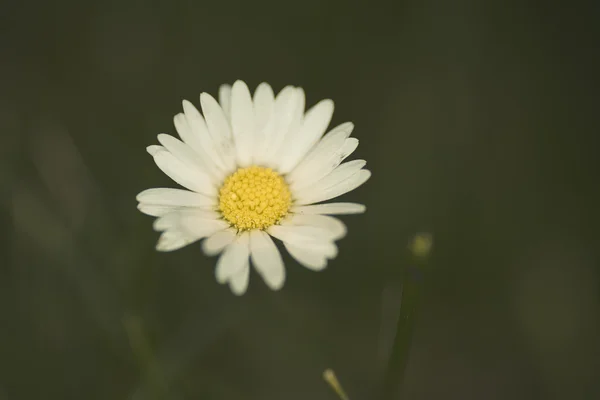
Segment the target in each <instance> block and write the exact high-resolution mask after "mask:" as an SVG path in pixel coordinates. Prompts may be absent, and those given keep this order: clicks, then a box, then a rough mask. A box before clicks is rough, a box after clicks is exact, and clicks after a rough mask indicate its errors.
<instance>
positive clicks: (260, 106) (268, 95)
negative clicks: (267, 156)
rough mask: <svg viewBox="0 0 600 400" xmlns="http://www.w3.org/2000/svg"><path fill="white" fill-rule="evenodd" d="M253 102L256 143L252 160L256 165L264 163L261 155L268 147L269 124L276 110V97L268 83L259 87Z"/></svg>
mask: <svg viewBox="0 0 600 400" xmlns="http://www.w3.org/2000/svg"><path fill="white" fill-rule="evenodd" d="M252 101H253V104H254V118H255V130H254V137H255V141H254V146H253V149H252V159H253V160H254V162H255V163H259V162H261V161H262V158H261V154H262V153H263V151H264V148H265V147H266V145H267V132H266V130H267V124H268V123H269V120H270V119H271V116H272V115H273V111H274V109H275V95H274V94H273V89H271V86H269V85H268V84H267V83H261V84H260V85H258V87H257V88H256V91H255V92H254V97H253V100H252Z"/></svg>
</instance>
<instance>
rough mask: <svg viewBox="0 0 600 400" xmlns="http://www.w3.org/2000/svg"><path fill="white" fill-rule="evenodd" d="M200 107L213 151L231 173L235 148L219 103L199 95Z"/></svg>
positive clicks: (204, 94) (206, 96)
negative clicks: (213, 146)
mask: <svg viewBox="0 0 600 400" xmlns="http://www.w3.org/2000/svg"><path fill="white" fill-rule="evenodd" d="M200 105H201V106H202V112H203V113H204V119H205V120H206V125H207V126H208V131H209V132H210V136H211V138H212V140H213V143H214V145H215V149H216V151H217V153H218V154H219V155H220V156H221V157H222V160H223V162H224V163H225V166H226V167H227V171H228V172H232V171H233V170H234V169H235V147H234V144H233V136H232V134H231V128H230V126H229V121H228V120H227V117H226V116H225V114H224V113H223V109H221V106H220V105H219V103H217V101H216V100H215V99H214V98H213V97H212V96H211V95H210V94H208V93H201V94H200Z"/></svg>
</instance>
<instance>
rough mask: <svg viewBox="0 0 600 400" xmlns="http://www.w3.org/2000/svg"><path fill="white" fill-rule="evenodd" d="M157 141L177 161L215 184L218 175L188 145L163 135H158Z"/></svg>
mask: <svg viewBox="0 0 600 400" xmlns="http://www.w3.org/2000/svg"><path fill="white" fill-rule="evenodd" d="M158 141H159V142H160V144H162V145H163V146H164V148H165V149H167V150H168V151H169V152H170V153H171V154H173V155H174V156H175V157H177V159H179V160H180V161H182V162H183V163H185V164H187V165H188V166H189V167H191V168H195V169H198V170H199V171H202V172H203V173H204V174H206V176H208V177H209V178H210V179H211V182H212V183H213V184H215V183H216V182H217V179H218V177H219V176H220V174H218V175H217V174H215V169H214V168H210V167H209V166H207V165H206V163H205V160H206V159H205V160H202V158H200V156H199V154H198V153H197V152H195V151H194V150H193V149H192V148H191V147H190V146H189V145H187V144H185V143H183V142H182V141H180V140H178V139H176V138H174V137H173V136H171V135H167V134H165V133H161V134H159V135H158Z"/></svg>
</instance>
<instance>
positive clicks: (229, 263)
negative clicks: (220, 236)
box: [215, 232, 250, 283]
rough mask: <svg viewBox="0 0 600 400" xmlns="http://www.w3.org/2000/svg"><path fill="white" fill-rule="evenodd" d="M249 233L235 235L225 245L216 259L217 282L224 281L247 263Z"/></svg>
mask: <svg viewBox="0 0 600 400" xmlns="http://www.w3.org/2000/svg"><path fill="white" fill-rule="evenodd" d="M248 239H249V235H248V233H247V232H245V233H243V234H241V235H239V236H237V237H236V238H235V240H234V241H233V242H232V243H230V244H229V245H228V246H227V247H225V251H223V253H222V254H221V257H219V260H218V261H217V267H216V269H215V275H216V278H217V282H219V283H225V282H227V281H228V280H229V279H230V278H231V277H232V276H233V275H235V274H236V273H237V272H238V271H240V270H241V269H242V268H244V266H245V265H247V263H248V257H249V256H250V248H249V240H248Z"/></svg>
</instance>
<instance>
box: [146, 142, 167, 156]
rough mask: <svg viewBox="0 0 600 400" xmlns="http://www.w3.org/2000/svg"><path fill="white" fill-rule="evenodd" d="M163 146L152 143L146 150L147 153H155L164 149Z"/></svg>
mask: <svg viewBox="0 0 600 400" xmlns="http://www.w3.org/2000/svg"><path fill="white" fill-rule="evenodd" d="M164 149H165V148H164V147H162V146H159V145H157V144H153V145H151V146H148V147H146V151H147V152H148V154H150V155H151V156H153V155H155V154H156V153H158V152H159V151H161V150H164Z"/></svg>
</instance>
